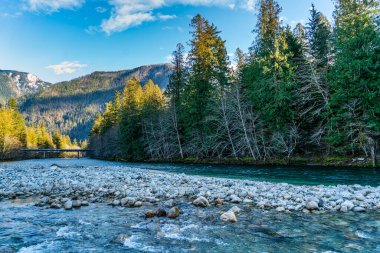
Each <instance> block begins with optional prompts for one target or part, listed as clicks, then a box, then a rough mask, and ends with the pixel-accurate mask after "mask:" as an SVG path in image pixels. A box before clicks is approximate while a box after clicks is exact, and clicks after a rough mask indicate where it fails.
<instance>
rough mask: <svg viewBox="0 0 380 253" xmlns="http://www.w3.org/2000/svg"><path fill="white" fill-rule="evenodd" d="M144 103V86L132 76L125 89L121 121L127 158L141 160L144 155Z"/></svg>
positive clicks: (123, 147) (124, 152)
mask: <svg viewBox="0 0 380 253" xmlns="http://www.w3.org/2000/svg"><path fill="white" fill-rule="evenodd" d="M142 105H143V90H142V87H141V85H140V83H139V81H138V80H137V79H136V78H132V79H130V80H128V81H127V85H126V87H125V89H124V91H123V98H122V115H121V122H120V129H121V142H122V152H123V156H124V157H125V158H127V159H132V160H139V159H142V158H143V157H144V146H143V144H142V127H141V109H142Z"/></svg>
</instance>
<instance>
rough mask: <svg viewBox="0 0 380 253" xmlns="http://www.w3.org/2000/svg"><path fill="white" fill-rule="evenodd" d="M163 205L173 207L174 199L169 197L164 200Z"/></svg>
mask: <svg viewBox="0 0 380 253" xmlns="http://www.w3.org/2000/svg"><path fill="white" fill-rule="evenodd" d="M164 206H166V207H173V206H174V200H173V199H169V200H167V201H165V202H164Z"/></svg>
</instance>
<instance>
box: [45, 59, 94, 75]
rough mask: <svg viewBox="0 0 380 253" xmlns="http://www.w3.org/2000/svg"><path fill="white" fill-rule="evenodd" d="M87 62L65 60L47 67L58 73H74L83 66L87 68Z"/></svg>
mask: <svg viewBox="0 0 380 253" xmlns="http://www.w3.org/2000/svg"><path fill="white" fill-rule="evenodd" d="M86 67H87V64H81V63H79V62H77V61H73V62H70V61H64V62H61V63H59V64H56V65H50V66H47V67H46V68H48V69H52V70H53V71H54V73H56V74H57V75H62V74H73V73H75V72H77V71H78V70H79V69H81V68H86Z"/></svg>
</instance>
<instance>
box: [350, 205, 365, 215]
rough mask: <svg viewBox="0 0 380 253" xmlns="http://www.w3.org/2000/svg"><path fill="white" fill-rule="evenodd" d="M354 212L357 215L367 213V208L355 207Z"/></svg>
mask: <svg viewBox="0 0 380 253" xmlns="http://www.w3.org/2000/svg"><path fill="white" fill-rule="evenodd" d="M352 211H354V212H356V213H362V212H365V208H364V207H361V206H355V207H354V208H353V209H352Z"/></svg>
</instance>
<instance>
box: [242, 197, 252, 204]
mask: <svg viewBox="0 0 380 253" xmlns="http://www.w3.org/2000/svg"><path fill="white" fill-rule="evenodd" d="M243 203H245V204H250V203H253V200H252V199H247V198H245V199H243Z"/></svg>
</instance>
